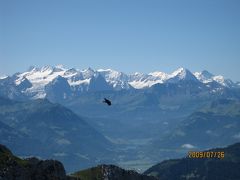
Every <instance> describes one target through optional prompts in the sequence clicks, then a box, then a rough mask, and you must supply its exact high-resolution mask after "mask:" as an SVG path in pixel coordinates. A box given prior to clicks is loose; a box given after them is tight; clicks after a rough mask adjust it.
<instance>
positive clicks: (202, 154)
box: [188, 151, 224, 159]
mask: <svg viewBox="0 0 240 180" xmlns="http://www.w3.org/2000/svg"><path fill="white" fill-rule="evenodd" d="M188 157H189V158H199V159H200V158H217V159H223V158H224V151H189V152H188Z"/></svg>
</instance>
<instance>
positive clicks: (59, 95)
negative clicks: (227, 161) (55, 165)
mask: <svg viewBox="0 0 240 180" xmlns="http://www.w3.org/2000/svg"><path fill="white" fill-rule="evenodd" d="M0 96H1V97H0V135H1V136H0V137H1V138H0V144H3V145H6V146H7V147H9V148H10V149H11V150H12V151H13V153H14V154H16V155H18V156H20V157H29V156H36V157H38V158H43V159H45V158H51V159H56V160H60V161H61V162H63V164H64V167H65V168H66V171H67V172H74V171H77V170H80V169H84V168H90V167H92V166H97V165H99V164H103V163H107V164H109V163H111V164H115V165H118V166H120V167H122V168H126V169H133V170H137V171H138V172H143V171H145V170H146V169H147V168H149V167H151V166H152V165H154V164H156V163H159V162H160V161H162V160H166V159H170V158H180V157H184V156H186V154H187V152H188V151H189V150H196V151H197V150H206V149H211V148H216V147H225V146H227V145H230V144H233V143H237V142H239V141H240V83H239V82H233V81H231V80H230V79H225V78H224V77H223V76H220V75H217V76H216V75H213V74H211V73H210V72H208V71H206V70H204V71H202V72H195V73H192V72H191V71H190V70H188V69H185V68H179V69H177V70H176V71H174V72H173V73H171V74H167V73H164V72H160V71H159V72H152V73H149V74H142V73H135V74H125V73H123V72H118V71H115V70H111V69H99V70H93V69H91V68H88V69H85V70H77V69H74V68H71V69H68V68H65V67H63V66H60V65H59V66H56V67H51V66H45V67H42V68H37V67H30V68H29V69H28V70H27V71H25V72H21V73H15V74H13V75H12V76H4V77H1V78H0ZM104 98H107V99H110V100H111V102H112V105H111V106H107V105H105V104H104V103H102V101H103V99H104ZM114 169H115V170H116V171H120V170H119V169H117V168H116V167H114ZM158 176H159V177H161V175H158Z"/></svg>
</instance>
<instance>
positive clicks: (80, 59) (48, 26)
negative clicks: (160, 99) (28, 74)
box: [0, 0, 240, 81]
mask: <svg viewBox="0 0 240 180" xmlns="http://www.w3.org/2000/svg"><path fill="white" fill-rule="evenodd" d="M239 9H240V1H239V0H175V1H173V0H145V1H142V0H95V1H94V0H41V1H39V0H29V1H26V0H21V1H19V0H7V1H6V0H0V75H2V74H12V73H14V72H17V71H24V70H25V69H27V68H28V67H29V66H30V65H35V66H43V65H57V64H64V65H65V66H67V67H75V68H79V69H83V68H87V67H92V68H94V69H96V68H113V69H116V70H120V71H123V72H126V73H133V72H136V71H138V72H144V73H148V72H151V71H156V70H160V71H164V72H168V73H170V72H172V71H173V70H175V69H176V68H178V67H186V68H188V69H190V70H191V71H201V70H203V69H206V70H209V71H210V72H212V73H214V74H222V75H224V76H226V77H227V78H231V79H233V80H234V81H240V71H239V69H240V68H239V67H240V11H239Z"/></svg>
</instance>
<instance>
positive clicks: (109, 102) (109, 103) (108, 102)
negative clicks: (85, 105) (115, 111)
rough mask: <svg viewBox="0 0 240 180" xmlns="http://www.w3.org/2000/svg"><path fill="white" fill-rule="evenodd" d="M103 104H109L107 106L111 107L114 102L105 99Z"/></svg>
mask: <svg viewBox="0 0 240 180" xmlns="http://www.w3.org/2000/svg"><path fill="white" fill-rule="evenodd" d="M103 103H107V105H109V106H111V105H112V102H111V101H110V100H108V99H106V98H104V101H103Z"/></svg>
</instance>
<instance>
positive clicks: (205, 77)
mask: <svg viewBox="0 0 240 180" xmlns="http://www.w3.org/2000/svg"><path fill="white" fill-rule="evenodd" d="M194 75H195V77H196V78H197V79H198V80H199V81H200V82H202V83H204V84H206V83H211V82H217V83H218V84H220V85H222V86H224V87H235V86H236V85H237V84H236V83H233V82H232V81H231V80H230V79H225V78H224V77H223V76H221V75H218V76H215V75H213V74H211V73H210V72H208V71H206V70H204V71H202V72H195V73H194Z"/></svg>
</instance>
